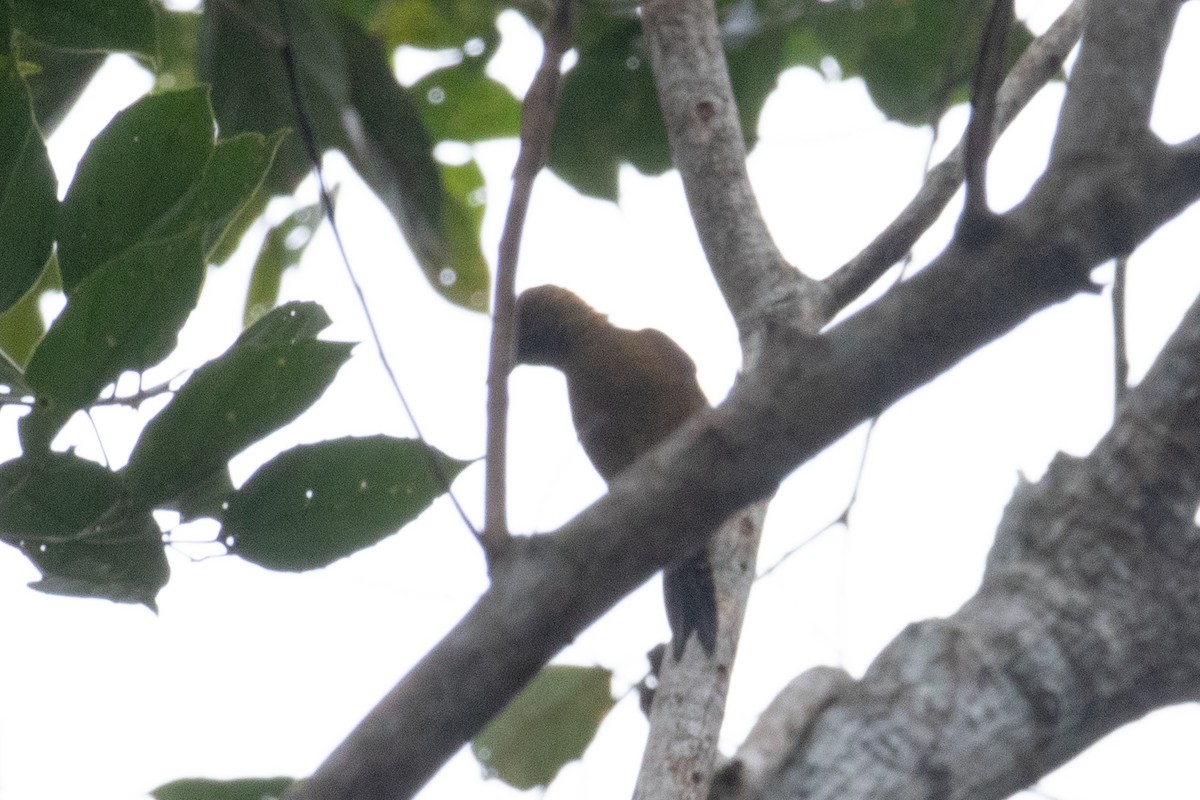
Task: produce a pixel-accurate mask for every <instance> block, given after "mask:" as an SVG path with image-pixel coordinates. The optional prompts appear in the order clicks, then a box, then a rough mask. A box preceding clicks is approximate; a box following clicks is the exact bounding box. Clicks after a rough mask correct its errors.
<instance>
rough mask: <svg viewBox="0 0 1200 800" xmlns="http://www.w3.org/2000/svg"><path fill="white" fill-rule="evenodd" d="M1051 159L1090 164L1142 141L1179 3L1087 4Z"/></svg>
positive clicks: (1121, 0)
mask: <svg viewBox="0 0 1200 800" xmlns="http://www.w3.org/2000/svg"><path fill="white" fill-rule="evenodd" d="M1092 2H1093V4H1094V6H1093V9H1092V11H1091V13H1090V14H1089V15H1088V24H1087V27H1086V28H1085V29H1084V32H1083V38H1084V45H1083V49H1082V50H1081V52H1080V54H1079V61H1078V62H1077V63H1076V64H1075V68H1074V69H1073V70H1072V71H1071V81H1070V88H1069V91H1068V92H1067V98H1066V101H1065V102H1064V104H1063V111H1062V116H1061V119H1060V121H1059V127H1058V132H1057V135H1056V136H1055V138H1054V144H1053V146H1052V147H1051V156H1050V157H1051V158H1064V157H1083V158H1095V157H1097V156H1102V155H1104V154H1107V153H1110V152H1120V151H1121V150H1123V149H1125V148H1127V147H1129V146H1131V145H1132V144H1135V143H1136V142H1138V141H1139V140H1140V139H1141V138H1142V137H1144V136H1147V135H1148V132H1149V127H1150V110H1151V108H1152V107H1153V105H1154V96H1155V94H1156V92H1157V90H1158V77H1159V75H1160V73H1161V72H1162V60H1163V56H1164V55H1165V54H1166V52H1167V45H1168V44H1169V43H1170V41H1171V31H1172V30H1173V29H1174V27H1175V18H1176V16H1178V14H1179V8H1180V6H1181V5H1182V3H1181V2H1180V0H1148V2H1140V3H1129V2H1125V0H1092Z"/></svg>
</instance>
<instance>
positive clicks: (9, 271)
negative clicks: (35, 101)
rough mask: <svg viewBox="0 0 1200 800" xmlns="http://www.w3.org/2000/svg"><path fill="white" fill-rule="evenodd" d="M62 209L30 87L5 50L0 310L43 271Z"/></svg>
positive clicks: (0, 80)
mask: <svg viewBox="0 0 1200 800" xmlns="http://www.w3.org/2000/svg"><path fill="white" fill-rule="evenodd" d="M57 213H58V183H57V181H56V180H55V178H54V170H53V169H52V168H51V166H50V157H49V156H48V155H47V154H46V143H45V142H43V141H42V135H41V133H40V132H39V131H38V129H37V125H35V124H34V121H33V113H32V111H31V109H30V101H29V91H28V89H27V88H26V87H25V81H24V79H22V77H21V75H20V73H19V71H18V70H17V65H16V62H15V61H14V60H13V59H11V58H9V57H7V56H3V55H0V311H3V310H4V309H7V308H9V307H10V306H12V305H13V304H14V303H16V302H17V301H18V300H19V299H21V296H22V295H24V294H25V293H26V292H27V291H29V288H30V287H31V286H32V285H33V283H34V281H35V280H37V277H38V275H39V274H41V272H42V268H43V267H44V266H45V265H46V259H47V258H48V257H49V255H50V246H51V244H52V243H53V241H54V222H55V216H56V215H57Z"/></svg>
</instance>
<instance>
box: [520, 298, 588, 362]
mask: <svg viewBox="0 0 1200 800" xmlns="http://www.w3.org/2000/svg"><path fill="white" fill-rule="evenodd" d="M604 319H605V317H604V315H602V314H599V313H597V312H596V311H595V309H593V308H592V307H591V306H589V305H588V304H587V303H585V302H583V300H581V299H580V298H579V296H578V295H576V294H575V293H574V292H571V291H568V290H567V289H564V288H562V287H561V286H553V285H550V284H547V285H545V286H535V287H534V288H532V289H526V290H525V291H524V292H522V293H521V295H520V296H519V297H518V298H517V363H518V364H539V365H546V366H551V367H560V368H561V367H562V366H563V365H564V364H565V363H566V361H567V359H568V358H569V357H570V353H571V349H572V347H574V346H575V344H576V343H577V342H578V341H579V337H580V336H582V335H584V334H585V333H586V332H587V330H588V329H589V328H590V327H591V326H594V325H595V324H596V323H597V322H603V321H604Z"/></svg>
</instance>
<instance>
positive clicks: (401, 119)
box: [199, 0, 487, 310]
mask: <svg viewBox="0 0 1200 800" xmlns="http://www.w3.org/2000/svg"><path fill="white" fill-rule="evenodd" d="M227 5H228V4H216V3H213V4H209V5H208V6H207V7H206V10H205V13H204V19H203V24H202V26H201V44H200V70H199V71H200V75H201V78H202V79H204V80H207V81H209V82H211V83H212V86H213V95H212V96H213V108H214V109H215V111H216V116H217V120H218V122H219V124H220V127H221V130H222V131H223V132H226V133H233V132H238V131H260V132H264V133H269V132H272V131H275V130H278V129H279V128H281V127H285V126H287V127H292V128H294V129H295V132H296V133H295V135H294V136H291V137H289V138H288V139H287V140H286V141H285V143H284V144H283V146H282V147H281V149H280V152H279V155H278V157H277V159H276V167H275V168H274V169H273V170H272V173H271V176H270V177H269V179H268V182H267V186H268V188H269V189H270V190H271V191H272V192H275V193H285V194H286V193H291V191H292V190H293V189H294V188H295V187H296V185H297V184H298V183H299V182H300V180H301V179H302V178H303V177H304V176H305V175H306V174H308V172H309V170H310V169H311V167H312V163H311V159H310V157H309V154H308V153H307V152H306V144H311V145H312V148H313V150H315V151H316V153H318V154H321V153H324V152H325V151H327V150H330V149H338V150H341V151H342V152H343V153H345V154H346V157H347V158H348V159H349V160H350V162H351V163H352V164H353V165H354V168H355V169H356V170H357V171H358V173H359V174H360V175H361V176H362V177H363V179H364V180H365V181H366V182H367V184H368V185H370V187H371V188H372V190H374V192H375V193H376V194H377V195H378V196H379V198H380V200H381V201H382V202H383V203H384V205H385V206H386V207H387V208H388V210H389V211H390V212H391V214H392V216H393V218H394V219H395V220H396V222H397V224H398V225H399V226H400V229H401V231H402V232H403V234H404V236H405V238H406V239H407V241H408V244H409V246H410V247H411V248H412V250H413V253H414V254H415V255H416V258H417V262H418V263H419V264H420V265H421V269H422V271H423V272H424V274H425V276H426V277H427V279H428V280H429V281H430V283H431V284H432V285H433V287H434V288H435V289H436V290H437V291H438V292H440V293H441V294H442V295H443V296H445V297H446V298H447V299H448V300H450V301H451V302H454V303H458V304H460V305H464V306H466V307H468V308H474V309H476V310H480V306H479V305H477V304H475V300H476V299H477V297H478V295H479V286H478V285H473V282H472V281H467V280H459V281H453V282H450V283H444V282H443V281H442V280H441V278H442V276H443V275H445V274H446V273H445V270H447V269H451V270H453V271H455V272H460V273H463V274H473V273H476V272H478V271H479V270H478V264H480V263H482V260H483V257H482V253H481V252H480V251H479V246H478V243H476V244H475V246H474V252H471V253H467V254H466V256H465V262H464V263H459V262H460V261H462V260H463V259H464V255H463V250H464V247H463V244H462V242H461V240H460V239H459V238H458V237H459V236H460V234H461V230H460V229H458V228H451V227H449V226H448V224H447V222H446V221H445V220H444V218H443V215H444V213H445V204H446V202H445V192H444V190H443V187H442V182H441V174H440V172H439V171H438V166H437V163H436V162H435V161H434V160H433V155H432V150H433V143H432V141H431V140H430V138H429V135H428V134H427V133H426V131H425V128H424V126H423V124H422V121H421V114H420V111H419V110H418V109H417V107H416V105H415V104H414V103H413V102H412V100H411V99H410V97H409V94H408V93H407V92H406V91H405V89H404V88H403V87H401V86H400V85H399V84H398V83H397V82H396V79H395V76H394V75H393V73H392V70H391V65H390V63H389V60H388V55H387V52H386V51H385V50H384V48H383V47H382V46H381V44H380V42H379V41H378V40H377V39H375V38H373V37H371V36H369V35H368V34H367V33H366V32H365V31H363V30H362V28H361V27H360V26H359V25H358V24H356V23H355V22H354V20H353V19H351V18H349V17H347V16H345V15H344V14H341V13H340V12H338V11H337V10H336V9H335V8H333V7H331V6H329V5H326V4H324V3H321V2H318V0H294V2H291V3H288V5H287V9H288V11H287V31H286V32H287V33H289V34H290V40H289V41H290V45H291V47H290V50H289V54H290V56H291V58H292V63H294V65H295V70H294V73H295V81H296V86H295V87H294V90H293V87H292V86H291V85H290V84H289V81H288V75H287V70H286V69H285V64H286V63H287V62H285V59H284V57H283V54H282V52H281V51H280V49H279V48H278V47H277V46H276V45H275V44H274V42H273V41H264V40H263V31H278V32H279V33H280V35H283V33H284V32H283V31H282V30H281V29H280V19H279V15H278V14H277V13H276V4H275V2H274V0H270V2H267V0H240V2H239V3H238V9H236V11H235V10H231V9H230V8H228V7H227ZM246 75H254V76H255V80H253V81H247V80H245V76H246ZM297 97H298V98H299V105H300V108H296V100H297ZM224 252H225V248H222V253H224ZM485 277H486V273H485ZM483 289H484V294H486V293H487V292H486V282H485V283H484V285H483Z"/></svg>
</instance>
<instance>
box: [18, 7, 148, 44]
mask: <svg viewBox="0 0 1200 800" xmlns="http://www.w3.org/2000/svg"><path fill="white" fill-rule="evenodd" d="M12 7H13V10H12V22H13V27H15V28H19V29H20V30H22V31H24V32H25V33H28V34H29V35H30V36H32V37H34V38H35V39H38V40H40V41H43V42H45V43H46V44H49V45H53V46H54V47H60V48H65V49H69V50H104V51H112V50H127V51H131V52H134V53H140V54H142V55H144V56H147V57H149V58H155V57H156V55H157V53H156V47H155V36H154V8H153V6H151V4H150V1H149V0H103V2H96V0H12Z"/></svg>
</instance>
